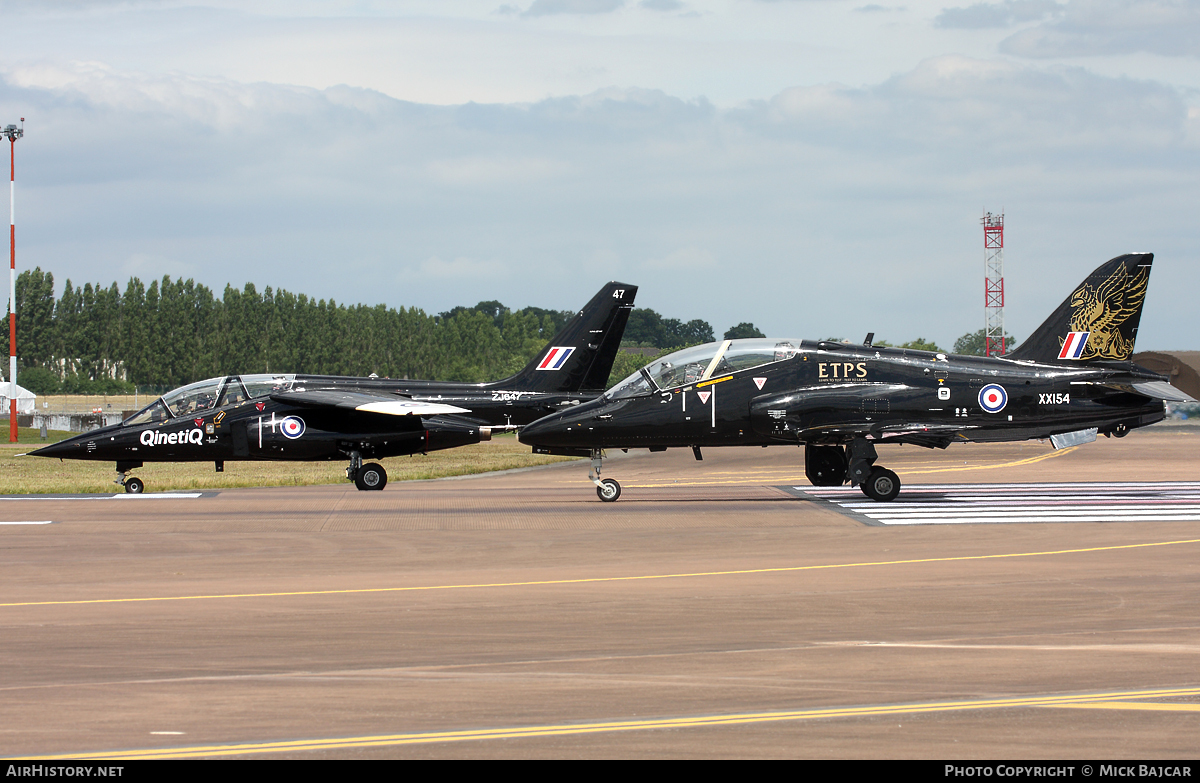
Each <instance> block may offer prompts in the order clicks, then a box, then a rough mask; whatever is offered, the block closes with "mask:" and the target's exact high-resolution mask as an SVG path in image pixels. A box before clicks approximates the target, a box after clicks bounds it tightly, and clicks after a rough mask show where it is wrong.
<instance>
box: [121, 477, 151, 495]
mask: <svg viewBox="0 0 1200 783" xmlns="http://www.w3.org/2000/svg"><path fill="white" fill-rule="evenodd" d="M125 491H126V492H127V493H128V494H130V495H140V494H142V493H143V492H145V491H146V484H145V482H143V481H142V480H141V479H140V478H127V479H125Z"/></svg>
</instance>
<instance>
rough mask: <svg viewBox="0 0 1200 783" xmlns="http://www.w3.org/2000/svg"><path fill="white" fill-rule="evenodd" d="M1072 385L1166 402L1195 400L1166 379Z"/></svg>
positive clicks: (1084, 382)
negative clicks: (1095, 387)
mask: <svg viewBox="0 0 1200 783" xmlns="http://www.w3.org/2000/svg"><path fill="white" fill-rule="evenodd" d="M1071 385H1072V386H1103V387H1105V388H1108V389H1116V390H1117V391H1123V392H1128V393H1130V394H1140V395H1142V396H1143V397H1149V398H1151V399H1154V400H1165V401H1166V402H1197V400H1196V399H1195V398H1194V397H1192V396H1191V395H1190V394H1188V393H1187V392H1184V391H1180V390H1179V389H1176V388H1175V387H1174V386H1172V385H1171V384H1169V383H1167V382H1166V381H1143V380H1138V381H1133V380H1125V381H1118V380H1104V381H1072V382H1071Z"/></svg>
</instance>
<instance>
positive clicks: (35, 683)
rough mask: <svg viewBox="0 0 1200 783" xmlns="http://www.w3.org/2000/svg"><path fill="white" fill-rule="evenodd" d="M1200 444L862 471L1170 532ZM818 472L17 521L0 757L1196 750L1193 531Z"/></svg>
mask: <svg viewBox="0 0 1200 783" xmlns="http://www.w3.org/2000/svg"><path fill="white" fill-rule="evenodd" d="M1198 449H1200V431H1198V430H1196V429H1190V428H1185V429H1164V430H1159V431H1155V430H1154V429H1151V430H1149V431H1139V432H1135V433H1133V434H1132V435H1131V436H1130V437H1128V438H1125V439H1123V440H1116V439H1112V440H1101V441H1100V442H1098V443H1094V444H1089V445H1087V446H1083V447H1080V448H1078V449H1073V450H1067V451H1064V452H1052V451H1050V450H1049V446H1048V445H1045V444H1037V443H1025V444H1012V445H995V446H971V445H966V446H957V447H952V448H951V449H949V450H948V451H945V452H930V451H926V450H923V449H916V448H913V447H893V448H891V449H881V450H880V451H881V463H882V464H885V465H887V466H888V467H890V468H892V469H894V470H895V471H896V472H897V473H899V474H900V476H901V478H902V480H904V481H905V484H906V486H908V487H913V488H914V490H915V489H916V485H918V484H928V485H939V486H940V485H956V484H985V485H986V484H992V485H995V484H1025V483H1034V482H1041V483H1054V484H1060V483H1072V482H1088V483H1093V484H1102V483H1111V482H1148V483H1153V484H1155V485H1157V486H1163V485H1164V484H1166V485H1169V487H1168V488H1171V487H1174V488H1175V489H1176V490H1178V491H1177V492H1176V494H1177V495H1179V497H1180V498H1182V499H1179V500H1178V502H1176V501H1175V500H1172V501H1171V502H1172V503H1175V505H1176V506H1180V504H1184V503H1186V502H1188V501H1187V498H1186V497H1185V495H1186V492H1183V489H1181V488H1187V487H1188V486H1190V484H1189V483H1191V482H1197V481H1200V460H1198V459H1197V457H1198V456H1200V454H1198ZM802 457H803V454H802V452H801V451H800V450H798V449H786V448H772V449H765V450H761V449H727V450H724V451H720V450H709V451H706V452H705V454H704V461H703V462H696V461H694V459H693V457H692V454H691V452H690V451H684V450H680V451H672V452H667V453H665V454H652V455H651V454H645V453H642V454H631V455H629V456H627V457H622V458H618V459H612V460H609V461H606V463H605V475H606V476H612V477H614V478H617V479H619V480H620V481H621V483H622V485H623V487H624V494H623V495H622V498H621V500H620V501H618V502H617V503H614V504H607V503H601V502H599V501H598V500H597V498H596V495H595V491H594V488H593V487H592V486H591V484H589V483H588V481H587V479H586V473H587V467H586V464H584V463H575V464H568V465H560V466H554V467H551V468H545V469H536V470H529V471H524V472H516V473H510V474H506V475H492V476H483V477H475V478H467V479H461V480H443V481H429V482H417V483H409V484H392V485H389V486H388V488H387V489H386V490H385V491H383V492H358V491H356V490H355V489H354V488H353V487H352V486H350V485H343V486H326V487H304V488H275V489H248V490H230V491H221V492H219V493H215V494H214V493H203V495H202V496H201V497H174V498H161V497H160V498H155V497H154V496H151V495H148V496H145V497H143V498H124V497H117V498H92V499H75V498H70V499H66V498H59V499H31V498H20V499H9V500H4V501H3V502H0V522H4V523H6V524H0V566H2V567H0V659H2V660H3V662H4V665H3V667H2V671H3V675H2V677H0V756H4V757H6V758H13V757H23V756H39V757H63V756H71V755H78V756H81V757H87V758H105V757H114V758H133V757H146V758H155V757H216V756H255V757H301V758H325V757H355V758H358V757H406V758H407V757H422V758H423V757H512V758H525V757H836V758H859V757H862V758H902V757H917V758H947V759H949V758H985V757H986V758H1023V759H1031V758H1075V759H1087V758H1095V759H1113V758H1135V757H1186V758H1190V757H1194V756H1195V754H1196V753H1197V749H1198V741H1197V739H1196V738H1197V737H1198V736H1200V674H1198V672H1200V608H1198V607H1200V601H1198V600H1197V599H1198V598H1200V565H1198V564H1200V521H1195V520H1193V519H1190V518H1173V519H1168V520H1165V521H1164V520H1162V519H1157V518H1156V519H1144V520H1142V519H1134V520H1132V521H1130V520H1129V519H1126V521H1122V522H1120V523H1116V521H1115V517H1114V520H1113V521H1071V522H1064V521H1058V520H1054V521H1046V522H1040V521H1031V522H1022V523H1019V524H984V523H980V524H971V523H969V522H967V523H963V522H961V521H960V522H959V523H956V524H952V525H947V524H904V525H890V524H871V523H868V522H869V521H870V520H865V518H860V517H856V514H857V513H859V512H851V513H846V512H844V510H843V509H839V508H837V507H835V504H833V503H831V502H830V501H827V500H823V499H816V498H813V497H810V496H808V495H806V494H805V493H804V491H803V490H804V487H805V485H806V482H804V481H803V479H802V476H803V469H802V462H803V460H802ZM794 487H800V488H801V491H799V492H797V491H794V490H789V489H788V488H794ZM939 491H940V490H939ZM972 491H974V490H972ZM1173 491H1175V490H1173ZM1188 491H1190V490H1188ZM1114 497H1116V496H1114ZM1124 497H1125V496H1124V495H1121V496H1120V497H1117V500H1112V498H1109V499H1108V500H1106V503H1107V502H1108V501H1110V500H1111V501H1112V502H1113V503H1116V502H1118V501H1120V502H1124V501H1123V500H1122V498H1124ZM1155 497H1157V496H1155ZM904 499H905V495H904V494H902V495H901V498H900V500H904ZM939 502H940V501H939ZM1042 502H1044V503H1045V504H1046V505H1047V506H1050V505H1056V506H1061V505H1062V504H1061V502H1059V501H1058V500H1048V501H1035V503H1034V505H1035V506H1036V505H1037V503H1042ZM1105 507H1106V508H1107V507H1108V506H1105ZM1024 508H1025V509H1026V510H1028V508H1029V505H1028V504H1027V505H1026V506H1025V507H1024ZM1093 510H1094V509H1093ZM955 518H956V519H957V518H958V517H955ZM1087 519H1089V520H1090V517H1087ZM993 521H995V520H994V518H993ZM21 523H30V524H21Z"/></svg>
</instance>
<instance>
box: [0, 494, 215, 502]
mask: <svg viewBox="0 0 1200 783" xmlns="http://www.w3.org/2000/svg"><path fill="white" fill-rule="evenodd" d="M203 496H204V494H203V493H202V492H156V493H154V494H153V495H129V494H124V493H122V494H120V495H93V496H90V497H80V496H78V495H74V496H65V497H64V496H62V495H47V496H45V497H34V496H30V495H27V496H25V497H19V498H14V497H11V496H8V495H5V496H0V501H5V500H11V501H31V500H33V501H37V500H42V501H45V500H54V501H63V500H126V499H129V500H132V499H134V498H141V499H144V500H188V499H191V498H199V497H203Z"/></svg>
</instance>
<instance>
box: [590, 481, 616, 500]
mask: <svg viewBox="0 0 1200 783" xmlns="http://www.w3.org/2000/svg"><path fill="white" fill-rule="evenodd" d="M596 495H597V496H598V497H599V498H600V499H601V500H603V501H604V502H605V503H612V502H613V501H615V500H616V499H617V498H619V497H621V485H620V484H618V483H617V480H616V479H604V480H603V481H601V482H600V483H599V484H597V485H596Z"/></svg>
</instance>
